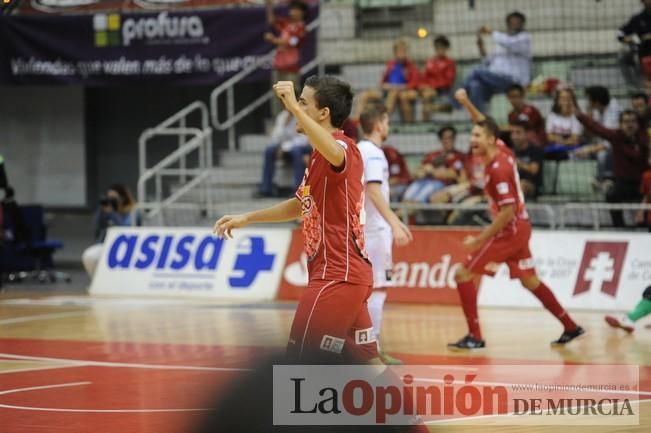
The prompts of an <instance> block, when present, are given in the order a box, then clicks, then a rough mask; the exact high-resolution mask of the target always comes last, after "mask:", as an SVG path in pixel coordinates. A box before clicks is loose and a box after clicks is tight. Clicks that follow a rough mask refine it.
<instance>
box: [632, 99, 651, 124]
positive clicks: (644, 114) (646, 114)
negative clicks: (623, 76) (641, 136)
mask: <svg viewBox="0 0 651 433" xmlns="http://www.w3.org/2000/svg"><path fill="white" fill-rule="evenodd" d="M631 109H632V110H633V111H635V112H636V113H637V115H638V116H639V117H640V120H641V122H642V125H643V126H644V128H645V129H648V128H649V120H650V118H651V110H650V109H649V97H648V96H647V94H646V93H643V92H639V93H634V94H633V95H631Z"/></svg>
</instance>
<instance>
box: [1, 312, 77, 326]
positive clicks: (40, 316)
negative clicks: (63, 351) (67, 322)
mask: <svg viewBox="0 0 651 433" xmlns="http://www.w3.org/2000/svg"><path fill="white" fill-rule="evenodd" d="M84 314H88V311H72V312H68V313H49V314H37V315H35V316H23V317H14V318H13V319H3V320H0V325H13V324H16V323H25V322H34V321H36V320H50V319H60V318H63V317H73V316H82V315H84Z"/></svg>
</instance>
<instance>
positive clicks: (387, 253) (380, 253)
mask: <svg viewBox="0 0 651 433" xmlns="http://www.w3.org/2000/svg"><path fill="white" fill-rule="evenodd" d="M364 236H365V240H366V252H367V253H368V258H369V260H370V261H371V265H373V288H376V289H379V288H382V287H389V286H392V285H393V281H392V278H391V277H392V275H391V274H392V273H393V259H392V257H391V247H392V244H393V234H392V233H391V229H388V228H387V229H380V230H373V231H370V232H366V233H364Z"/></svg>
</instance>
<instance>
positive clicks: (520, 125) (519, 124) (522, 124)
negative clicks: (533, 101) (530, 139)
mask: <svg viewBox="0 0 651 433" xmlns="http://www.w3.org/2000/svg"><path fill="white" fill-rule="evenodd" d="M509 125H511V126H515V127H516V128H522V129H524V130H525V131H528V130H529V129H531V126H530V125H529V123H528V122H525V121H524V120H515V121H513V122H509Z"/></svg>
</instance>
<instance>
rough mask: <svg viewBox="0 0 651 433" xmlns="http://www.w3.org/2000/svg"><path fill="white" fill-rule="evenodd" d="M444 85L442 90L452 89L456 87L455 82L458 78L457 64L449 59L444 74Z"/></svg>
mask: <svg viewBox="0 0 651 433" xmlns="http://www.w3.org/2000/svg"><path fill="white" fill-rule="evenodd" d="M443 75H444V76H443V83H442V85H441V88H443V89H451V88H452V86H454V81H455V80H456V78H457V64H456V63H455V62H454V60H452V59H448V64H447V65H446V68H445V71H444V74H443Z"/></svg>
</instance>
